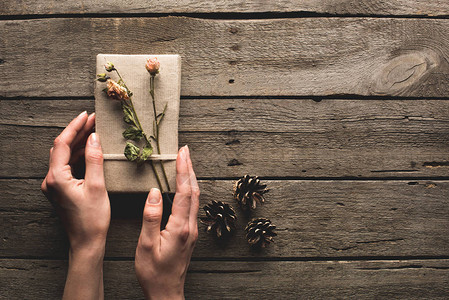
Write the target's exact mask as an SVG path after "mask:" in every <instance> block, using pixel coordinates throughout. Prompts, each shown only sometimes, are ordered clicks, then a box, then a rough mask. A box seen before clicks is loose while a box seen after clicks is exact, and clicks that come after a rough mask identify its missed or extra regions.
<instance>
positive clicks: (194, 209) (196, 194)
mask: <svg viewBox="0 0 449 300" xmlns="http://www.w3.org/2000/svg"><path fill="white" fill-rule="evenodd" d="M186 150H187V166H188V168H189V178H190V187H191V189H192V197H191V204H190V217H189V223H190V229H191V231H192V232H194V231H195V230H198V208H199V206H200V203H199V198H200V188H199V187H198V181H197V180H196V175H195V172H194V171H193V165H192V160H191V159H190V149H189V147H187V148H186Z"/></svg>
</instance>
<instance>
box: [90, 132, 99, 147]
mask: <svg viewBox="0 0 449 300" xmlns="http://www.w3.org/2000/svg"><path fill="white" fill-rule="evenodd" d="M89 143H90V145H91V146H94V147H100V139H99V138H98V135H97V134H96V133H95V132H93V133H92V134H91V135H90V139H89Z"/></svg>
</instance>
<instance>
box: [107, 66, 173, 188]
mask: <svg viewBox="0 0 449 300" xmlns="http://www.w3.org/2000/svg"><path fill="white" fill-rule="evenodd" d="M115 72H116V73H117V75H118V77H119V78H120V80H121V81H122V83H123V86H124V87H125V88H126V90H127V91H128V92H129V91H130V90H129V89H128V87H127V86H126V83H125V81H124V80H123V78H122V76H121V75H120V73H119V72H118V70H117V69H115ZM128 101H129V106H130V107H131V110H132V112H133V115H134V118H135V120H136V125H137V127H138V128H139V129H140V130H141V131H142V135H143V137H144V139H145V142H146V143H147V145H150V146H151V142H150V140H149V139H148V136H147V135H146V133H145V132H144V131H143V127H142V124H141V123H140V121H139V117H138V116H137V113H136V109H135V108H134V104H133V100H132V99H131V97H129V100H128ZM158 149H159V147H158ZM150 163H151V168H152V169H153V172H154V175H155V177H156V180H157V184H158V185H159V189H160V190H161V192H162V193H164V188H163V186H162V183H161V179H160V178H159V173H158V171H157V169H156V166H155V165H154V162H153V161H152V160H150ZM162 171H163V172H164V176H165V178H166V179H167V177H166V174H165V170H164V166H162ZM167 187H168V190H170V186H169V185H168V181H167Z"/></svg>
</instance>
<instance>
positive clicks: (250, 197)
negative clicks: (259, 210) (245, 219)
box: [234, 175, 269, 210]
mask: <svg viewBox="0 0 449 300" xmlns="http://www.w3.org/2000/svg"><path fill="white" fill-rule="evenodd" d="M268 191H269V189H267V185H266V184H261V183H260V179H259V178H258V177H257V176H254V177H252V176H249V175H245V176H243V177H242V178H240V179H239V180H237V181H236V182H235V184H234V199H235V200H236V201H237V202H238V204H239V205H240V207H241V208H242V209H243V210H248V209H256V205H257V202H260V203H263V202H264V201H265V198H264V197H263V194H265V193H267V192H268Z"/></svg>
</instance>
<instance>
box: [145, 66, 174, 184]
mask: <svg viewBox="0 0 449 300" xmlns="http://www.w3.org/2000/svg"><path fill="white" fill-rule="evenodd" d="M154 77H155V75H153V74H151V77H150V94H151V100H152V102H153V113H154V126H156V134H155V137H154V139H155V140H156V147H157V152H158V153H159V154H161V147H160V145H159V122H158V120H157V112H156V101H155V100H154ZM161 166H162V173H163V175H164V180H165V183H166V184H167V188H168V190H170V184H169V183H168V177H167V173H166V172H165V168H164V163H163V162H162V161H161Z"/></svg>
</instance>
